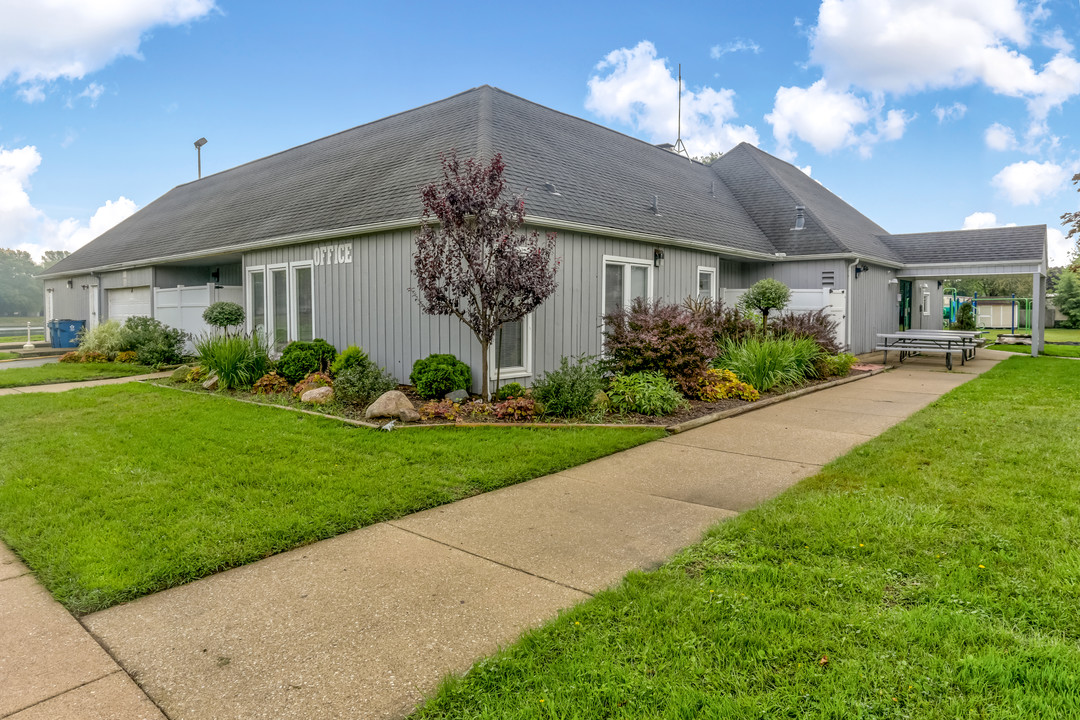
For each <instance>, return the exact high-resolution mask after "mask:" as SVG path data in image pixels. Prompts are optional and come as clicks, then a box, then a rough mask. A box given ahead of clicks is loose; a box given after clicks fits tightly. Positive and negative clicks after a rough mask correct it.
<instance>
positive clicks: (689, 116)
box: [585, 40, 759, 155]
mask: <svg viewBox="0 0 1080 720" xmlns="http://www.w3.org/2000/svg"><path fill="white" fill-rule="evenodd" d="M678 93H679V81H678V79H677V78H676V77H675V76H674V75H673V74H672V72H671V68H670V67H668V63H667V60H666V59H664V58H658V57H657V56H656V47H655V46H653V44H652V43H651V42H649V41H648V40H642V41H641V42H640V43H638V44H637V46H635V47H633V48H629V49H628V48H620V49H618V50H613V51H612V52H610V53H608V54H607V56H606V57H605V58H604V59H603V60H602V61H601V62H600V63H599V64H598V65H597V66H596V72H595V74H593V76H592V77H590V78H589V94H588V96H587V97H586V98H585V108H586V109H587V110H589V112H592V113H595V114H596V115H598V116H599V117H601V118H604V119H605V120H616V121H618V122H621V123H624V124H626V125H629V126H631V127H633V128H634V129H635V130H636V131H637V132H640V133H642V134H643V135H645V136H646V137H647V138H648V140H649V141H650V142H674V141H675V138H676V135H677V133H678V113H677V112H676V101H677V98H678ZM682 113H683V117H682V137H683V142H685V143H686V144H687V145H688V146H689V148H690V153H691V154H692V155H705V154H707V153H710V152H726V151H727V150H730V149H731V148H732V147H734V146H735V145H738V144H739V143H740V142H744V141H745V142H748V143H751V144H753V145H757V144H758V142H759V140H758V134H757V131H756V130H755V129H754V128H752V127H750V126H749V125H734V124H731V123H730V122H729V121H730V120H733V119H734V118H736V117H737V116H738V113H736V112H735V91H734V90H728V89H726V88H721V89H719V90H715V89H713V88H710V87H703V88H701V89H700V90H697V91H693V90H688V89H685V83H684V90H683V96H682Z"/></svg>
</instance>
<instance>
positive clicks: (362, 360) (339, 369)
mask: <svg viewBox="0 0 1080 720" xmlns="http://www.w3.org/2000/svg"><path fill="white" fill-rule="evenodd" d="M370 364H371V359H370V358H369V357H368V354H367V353H366V352H364V351H363V350H362V349H361V348H358V347H357V346H355V345H350V346H349V347H347V348H345V350H344V352H342V353H341V354H340V355H338V356H337V359H336V360H334V364H333V365H331V366H330V373H331V374H332V375H333V376H334V377H337V376H338V375H340V374H341V373H343V372H345V371H346V370H348V369H350V368H354V367H359V368H364V367H367V366H368V365H370Z"/></svg>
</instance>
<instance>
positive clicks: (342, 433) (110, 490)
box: [0, 384, 664, 613]
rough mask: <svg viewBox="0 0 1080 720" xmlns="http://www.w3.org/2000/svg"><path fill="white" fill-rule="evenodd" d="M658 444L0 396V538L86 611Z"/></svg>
mask: <svg viewBox="0 0 1080 720" xmlns="http://www.w3.org/2000/svg"><path fill="white" fill-rule="evenodd" d="M663 434H664V431H663V430H654V429H637V428H626V429H623V428H618V429H614V428H565V429H563V428H559V429H526V428H513V427H507V428H469V429H465V428H433V429H424V430H399V431H396V432H391V433H385V432H379V431H376V430H368V429H360V428H355V427H351V426H347V425H344V424H342V423H340V422H336V421H333V420H327V419H323V418H317V417H312V416H308V415H302V414H297V413H288V412H282V411H281V410H278V409H275V408H270V407H258V406H254V405H248V404H243V403H237V402H232V401H230V400H228V399H225V398H220V397H212V396H199V395H193V394H190V393H181V392H176V391H175V390H169V389H166V388H158V387H154V386H146V385H136V384H125V385H115V386H106V387H100V388H87V389H83V390H74V391H71V392H66V393H62V394H57V395H19V396H9V397H0V437H2V438H3V439H4V441H3V442H0V538H2V539H3V540H4V542H6V543H7V544H8V545H9V546H10V547H12V548H13V549H14V550H15V551H16V552H17V553H19V555H21V556H22V557H23V559H24V560H25V561H26V563H27V564H28V565H29V566H30V568H31V569H32V570H33V571H34V572H35V574H36V575H37V576H38V578H39V579H40V580H41V581H42V582H43V583H44V584H45V586H46V587H47V588H48V589H49V590H50V591H51V592H52V593H53V595H54V596H55V597H56V598H57V599H58V600H59V601H60V602H62V603H63V604H64V605H65V606H67V607H68V608H69V609H70V610H72V611H74V612H77V613H84V612H91V611H94V610H100V609H102V608H106V607H109V606H111V605H114V604H116V603H120V602H124V601H126V600H131V599H132V598H135V597H138V596H140V595H145V594H148V593H151V592H155V591H157V590H162V589H164V588H167V587H172V586H175V585H180V584H183V583H185V582H188V581H190V580H194V579H196V578H200V577H203V576H206V575H209V574H211V573H215V572H218V571H220V570H224V569H226V568H229V567H233V566H236V565H242V564H244V563H248V562H251V561H253V560H258V559H260V558H263V557H267V556H269V555H272V554H274V553H277V552H281V551H282V550H287V549H289V548H293V547H296V546H298V545H302V544H304V543H309V542H312V541H314V540H319V539H322V538H327V537H331V536H333V535H337V534H340V533H342V532H345V531H347V530H351V529H353V528H357V527H361V526H363V525H369V524H371V523H375V522H379V521H381V520H387V519H391V518H396V517H400V516H402V515H406V514H408V513H411V512H415V511H417V510H422V509H425V508H429V507H433V506H435V505H441V504H443V503H447V502H451V501H453V500H457V499H459V498H463V497H466V496H469V495H475V494H478V493H482V492H486V491H488V490H493V489H495V488H499V487H503V486H506V485H512V484H514V483H517V482H521V481H522V480H527V479H530V478H534V477H538V476H540V475H545V474H548V473H552V472H555V471H558V470H562V469H564V468H567V467H570V466H573V465H578V464H580V463H583V462H586V461H588V460H592V459H594V458H597V457H600V456H603V455H607V454H610V453H612V452H615V451H617V450H622V449H624V448H628V447H631V446H634V445H638V444H640V443H643V442H647V441H649V440H653V439H656V438H658V437H661V436H662V435H663Z"/></svg>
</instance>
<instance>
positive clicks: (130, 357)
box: [113, 350, 139, 363]
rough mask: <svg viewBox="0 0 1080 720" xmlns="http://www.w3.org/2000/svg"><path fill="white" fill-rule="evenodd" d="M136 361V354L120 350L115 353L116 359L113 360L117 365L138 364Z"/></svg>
mask: <svg viewBox="0 0 1080 720" xmlns="http://www.w3.org/2000/svg"><path fill="white" fill-rule="evenodd" d="M138 359H139V356H138V353H136V352H135V351H134V350H121V351H120V352H118V353H116V357H115V358H114V359H113V360H114V362H118V363H134V362H138Z"/></svg>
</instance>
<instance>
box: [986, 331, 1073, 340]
mask: <svg viewBox="0 0 1080 720" xmlns="http://www.w3.org/2000/svg"><path fill="white" fill-rule="evenodd" d="M1008 332H1009V330H1008V329H1007V328H1006V329H1005V330H987V331H986V337H988V338H996V337H997V336H998V335H1003V334H1008ZM1016 332H1018V333H1020V334H1022V335H1030V334H1031V332H1030V331H1029V330H1024V329H1017V331H1016ZM1046 339H1047V340H1049V341H1050V342H1080V330H1073V329H1068V328H1046Z"/></svg>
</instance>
